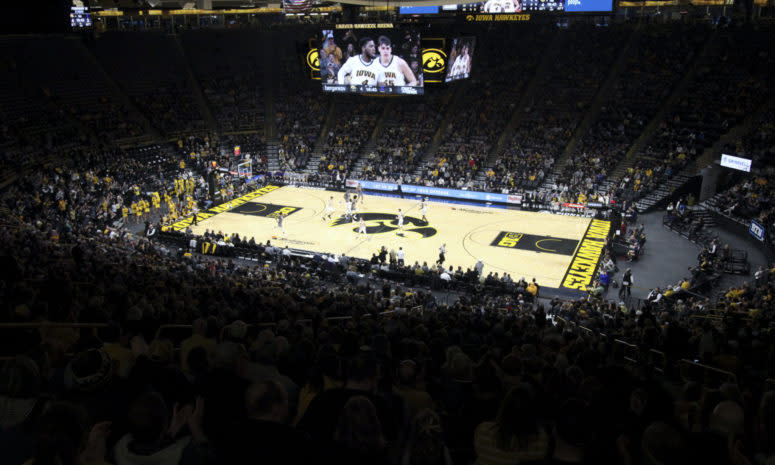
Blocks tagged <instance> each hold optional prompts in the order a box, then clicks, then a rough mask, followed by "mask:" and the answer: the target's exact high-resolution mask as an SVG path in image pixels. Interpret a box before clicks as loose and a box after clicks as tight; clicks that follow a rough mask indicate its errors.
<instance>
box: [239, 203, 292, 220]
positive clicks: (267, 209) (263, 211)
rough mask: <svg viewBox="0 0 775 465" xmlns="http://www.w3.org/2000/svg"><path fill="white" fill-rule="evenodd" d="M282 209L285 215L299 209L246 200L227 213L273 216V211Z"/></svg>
mask: <svg viewBox="0 0 775 465" xmlns="http://www.w3.org/2000/svg"><path fill="white" fill-rule="evenodd" d="M281 210H282V213H284V214H285V216H288V215H292V214H294V213H296V212H297V211H299V210H301V208H299V207H289V206H287V205H277V204H274V203H260V202H248V203H246V204H243V205H240V206H238V207H234V208H232V209H231V210H229V213H239V214H242V215H253V216H269V217H271V216H274V214H275V213H277V212H279V211H281Z"/></svg>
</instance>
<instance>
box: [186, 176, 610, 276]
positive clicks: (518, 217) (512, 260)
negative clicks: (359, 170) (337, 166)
mask: <svg viewBox="0 0 775 465" xmlns="http://www.w3.org/2000/svg"><path fill="white" fill-rule="evenodd" d="M331 197H333V199H334V206H335V208H336V212H335V213H334V214H333V215H332V220H328V219H324V213H325V211H326V206H327V204H328V202H329V199H330V198H331ZM399 208H400V209H402V210H403V212H404V229H405V231H404V234H403V235H401V234H400V231H399V228H398V221H397V218H396V214H397V213H398V209H399ZM280 213H284V214H286V215H287V217H286V218H285V221H284V227H285V232H286V235H287V239H283V235H282V233H281V232H280V229H279V228H278V227H277V220H276V218H277V216H278V215H279V214H280ZM344 213H345V204H344V193H342V192H332V191H326V190H316V189H306V188H297V187H289V186H285V187H278V186H272V185H269V186H265V187H263V188H261V189H258V190H256V191H253V192H251V193H249V194H246V195H244V196H242V197H240V198H239V199H235V200H233V201H232V202H231V208H229V205H228V204H221V205H218V206H216V207H213V208H210V209H209V210H207V211H205V212H203V213H201V214H200V215H199V221H198V224H197V225H194V226H191V228H192V230H193V231H194V232H195V233H197V234H202V233H204V232H205V230H211V231H212V230H215V231H221V232H223V233H224V234H232V233H238V234H239V235H240V237H243V238H248V239H249V238H251V237H253V238H255V240H256V242H259V241H260V242H262V243H265V242H266V241H267V240H271V241H272V244H273V245H275V246H280V247H285V246H286V245H287V246H288V247H290V248H295V249H304V250H310V251H316V252H325V253H334V254H337V255H339V254H345V255H347V256H351V257H358V258H364V259H369V258H371V256H372V254H373V253H378V252H379V249H380V247H382V246H383V245H384V246H385V247H387V249H388V251H390V250H391V249H395V250H396V251H398V249H399V247H401V248H403V250H404V251H405V254H406V264H407V265H413V264H414V263H415V261H417V262H419V263H420V265H422V264H423V262H427V263H428V265H429V266H432V265H433V264H434V263H435V262H436V260H437V259H438V256H439V247H441V245H442V244H446V250H447V253H446V261H445V262H444V266H445V267H447V268H448V267H449V266H450V265H452V266H454V267H455V269H457V267H458V266H461V267H462V268H463V270H465V269H466V268H469V267H473V266H474V264H475V263H476V262H477V260H482V262H483V263H484V271H483V272H484V274H485V275H487V274H489V273H490V272H493V273H495V272H497V273H498V275H499V276H500V275H502V274H503V273H508V274H509V275H511V277H512V279H514V280H519V279H520V278H522V277H524V278H526V279H527V280H528V281H529V280H530V279H532V278H536V280H537V281H538V283H539V284H540V285H542V286H546V287H553V288H561V287H562V288H566V289H581V290H583V289H584V286H588V285H589V284H590V282H591V280H592V277H593V276H594V272H595V268H596V266H597V262H598V260H599V258H600V252H601V250H602V244H603V242H604V240H605V236H606V235H607V233H608V229H609V224H608V222H607V221H600V220H592V219H590V218H583V217H577V216H561V215H553V214H550V213H536V212H526V211H518V210H509V209H505V208H497V207H478V206H468V205H456V204H452V203H444V202H433V201H431V202H429V203H428V213H427V221H423V220H422V212H421V209H420V201H419V199H400V198H397V197H383V196H370V195H366V198H365V201H364V202H363V204H361V203H360V202H359V203H358V215H359V218H360V217H361V216H362V217H363V218H364V221H365V222H366V226H367V228H366V230H367V234H365V235H364V234H358V226H359V224H358V222H351V221H347V220H346V219H344ZM190 223H191V218H186V219H184V220H182V221H180V222H178V223H175V224H174V225H173V229H176V230H181V229H185V228H186V227H188V226H190Z"/></svg>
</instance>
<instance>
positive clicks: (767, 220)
mask: <svg viewBox="0 0 775 465" xmlns="http://www.w3.org/2000/svg"><path fill="white" fill-rule="evenodd" d="M773 116H775V114H774V113H773V112H772V111H765V112H763V113H762V114H761V116H760V117H759V118H758V119H757V121H756V123H755V124H754V125H753V126H752V129H751V131H750V132H749V134H746V136H745V137H743V138H741V139H739V140H737V141H735V142H734V143H730V144H726V145H725V147H724V149H723V153H734V154H735V156H739V157H742V158H747V159H749V160H751V166H752V167H753V168H752V170H753V171H752V173H753V175H747V174H743V173H740V174H739V175H738V176H731V178H732V180H731V182H728V183H727V185H728V186H729V187H726V188H724V189H723V190H722V191H721V192H719V193H718V194H717V195H716V196H714V197H713V198H711V199H709V202H708V205H709V206H710V207H711V208H714V209H716V210H718V211H720V212H722V213H723V214H725V215H729V216H732V217H734V218H740V219H743V220H750V219H753V220H756V221H758V222H759V224H762V225H766V226H767V227H769V226H770V225H772V223H773V222H774V221H775V217H774V216H773V213H775V210H773V199H772V186H773V182H775V177H774V176H773V174H774V173H775V171H774V170H775V165H773V163H772V161H771V160H772V156H773V151H775V131H774V129H775V125H774V123H773V119H772V118H773Z"/></svg>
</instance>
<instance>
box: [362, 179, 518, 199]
mask: <svg viewBox="0 0 775 465" xmlns="http://www.w3.org/2000/svg"><path fill="white" fill-rule="evenodd" d="M358 184H360V185H361V186H362V187H363V188H364V189H368V190H373V191H387V192H396V191H398V185H397V184H395V183H392V182H377V181H360V180H356V179H348V180H347V187H352V188H355V187H357V186H358ZM401 191H402V192H403V193H404V194H416V195H428V196H432V197H446V198H450V199H465V200H475V201H479V202H499V203H511V204H517V205H519V204H521V203H522V196H521V195H508V194H494V193H490V192H477V191H464V190H460V189H444V188H443V187H428V186H415V185H413V184H403V185H402V186H401Z"/></svg>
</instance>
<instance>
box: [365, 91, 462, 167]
mask: <svg viewBox="0 0 775 465" xmlns="http://www.w3.org/2000/svg"><path fill="white" fill-rule="evenodd" d="M450 97H451V94H450V93H449V92H428V93H426V96H425V97H424V99H425V101H424V102H423V103H420V104H417V103H415V102H406V101H399V102H396V103H395V104H393V105H391V107H390V108H389V110H388V115H387V118H388V120H387V121H386V122H385V124H384V126H383V128H382V130H381V131H380V132H379V134H377V139H376V147H375V149H374V150H373V151H372V152H371V153H369V154H367V156H366V158H365V159H364V160H363V166H362V168H361V172H362V173H363V176H364V177H366V178H367V179H376V180H387V179H396V178H398V177H401V178H407V177H408V179H411V180H413V179H412V178H411V175H413V174H414V171H415V169H416V167H417V164H418V162H419V161H420V160H421V159H422V158H423V156H424V155H425V151H426V150H427V149H428V146H429V145H430V144H431V141H432V140H433V136H434V135H435V134H436V131H437V129H438V127H439V123H440V121H441V118H442V116H443V115H444V113H445V111H446V108H447V105H448V103H449V102H448V100H449V98H450Z"/></svg>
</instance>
